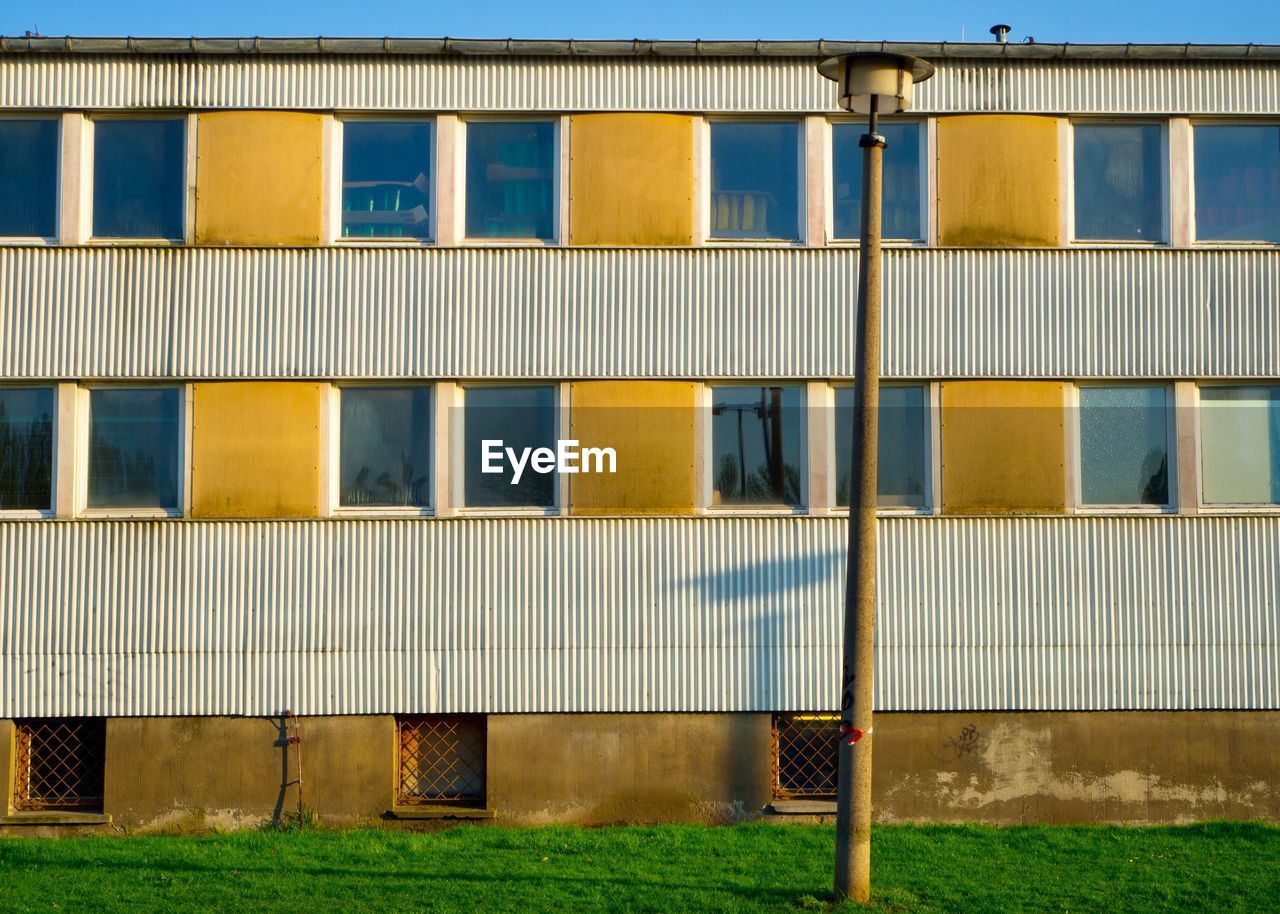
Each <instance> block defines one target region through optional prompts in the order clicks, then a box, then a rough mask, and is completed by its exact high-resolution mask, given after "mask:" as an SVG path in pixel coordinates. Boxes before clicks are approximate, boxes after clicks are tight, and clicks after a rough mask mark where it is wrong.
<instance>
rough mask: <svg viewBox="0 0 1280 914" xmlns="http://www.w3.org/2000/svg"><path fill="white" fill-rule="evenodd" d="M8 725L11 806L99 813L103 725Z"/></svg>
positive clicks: (56, 721) (75, 720) (47, 721)
mask: <svg viewBox="0 0 1280 914" xmlns="http://www.w3.org/2000/svg"><path fill="white" fill-rule="evenodd" d="M14 724H15V731H16V733H15V735H16V739H15V741H14V749H15V752H14V760H15V765H14V783H13V805H14V808H15V809H17V810H19V811H22V812H30V811H55V810H56V811H77V812H101V811H102V784H103V761H104V759H105V757H106V753H105V750H106V721H105V720H104V719H103V718H101V717H38V718H29V719H26V720H17V721H14Z"/></svg>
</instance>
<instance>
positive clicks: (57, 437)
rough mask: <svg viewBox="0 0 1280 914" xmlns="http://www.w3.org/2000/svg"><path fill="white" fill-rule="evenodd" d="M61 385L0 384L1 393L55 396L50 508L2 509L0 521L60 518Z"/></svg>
mask: <svg viewBox="0 0 1280 914" xmlns="http://www.w3.org/2000/svg"><path fill="white" fill-rule="evenodd" d="M59 388H60V385H59V383H58V382H57V381H34V380H33V381H28V380H26V379H23V380H21V381H16V380H15V381H5V382H3V383H0V391H6V390H48V391H50V392H51V393H52V394H53V411H52V414H53V451H52V452H51V453H50V455H49V507H47V508H2V507H0V519H3V520H41V519H45V518H51V517H57V516H58V495H59V486H60V485H61V484H63V480H62V479H61V478H60V476H61V474H60V473H59V472H58V464H59V463H60V462H61V459H62V449H63V443H62V415H61V411H60V410H59V409H58V407H59V402H60V393H61V391H60V389H59Z"/></svg>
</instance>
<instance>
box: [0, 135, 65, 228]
mask: <svg viewBox="0 0 1280 914" xmlns="http://www.w3.org/2000/svg"><path fill="white" fill-rule="evenodd" d="M57 210H58V121H57V120H56V119H54V118H51V117H50V118H34V117H32V118H25V117H24V118H3V119H0V235H4V236H7V237H10V238H52V237H53V236H54V235H56V234H57V233H58V229H57V225H58V216H57Z"/></svg>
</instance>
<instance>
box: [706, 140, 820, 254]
mask: <svg viewBox="0 0 1280 914" xmlns="http://www.w3.org/2000/svg"><path fill="white" fill-rule="evenodd" d="M799 187H800V125H799V124H798V123H796V122H794V121H784V122H770V121H763V122H755V123H750V122H732V121H730V122H726V121H715V122H713V123H712V124H711V235H712V236H713V237H715V238H777V239H785V240H794V239H797V238H799V237H800V206H799Z"/></svg>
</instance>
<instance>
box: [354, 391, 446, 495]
mask: <svg viewBox="0 0 1280 914" xmlns="http://www.w3.org/2000/svg"><path fill="white" fill-rule="evenodd" d="M340 402H341V413H342V416H341V421H340V433H339V434H340V438H341V441H340V452H341V456H340V466H341V479H340V482H339V493H338V494H339V499H338V501H339V504H341V505H342V506H344V507H350V506H370V507H374V506H383V507H386V506H400V507H426V506H427V505H428V504H429V503H430V488H431V485H430V480H431V475H430V464H431V456H430V455H431V394H430V391H429V390H428V388H426V387H344V388H343V389H342V393H341V399H340Z"/></svg>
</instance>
